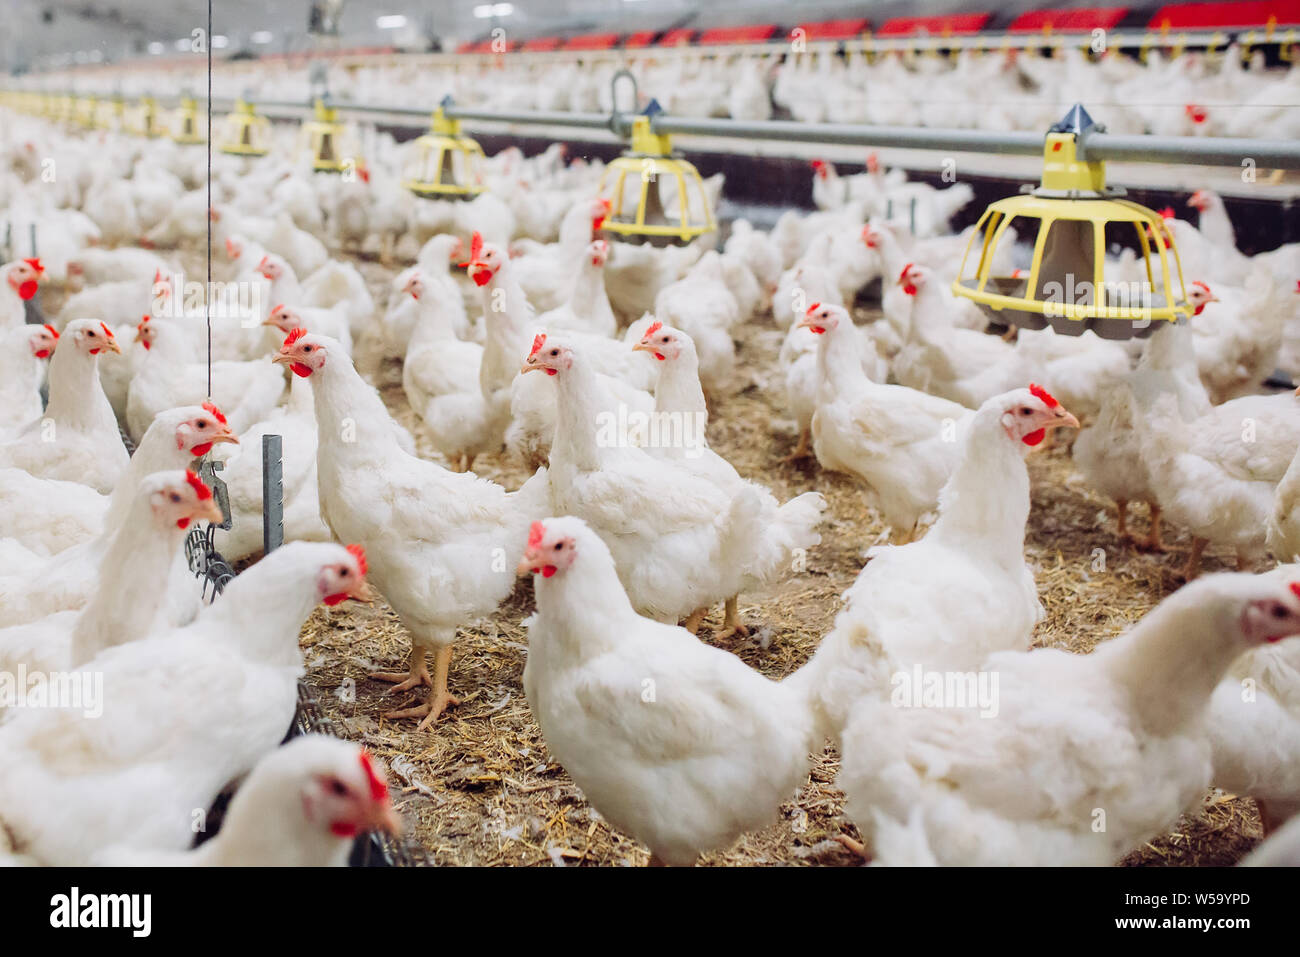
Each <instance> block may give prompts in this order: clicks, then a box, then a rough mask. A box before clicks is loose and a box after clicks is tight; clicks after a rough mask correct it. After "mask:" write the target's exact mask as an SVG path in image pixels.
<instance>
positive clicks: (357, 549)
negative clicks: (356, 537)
mask: <svg viewBox="0 0 1300 957" xmlns="http://www.w3.org/2000/svg"><path fill="white" fill-rule="evenodd" d="M347 550H348V552H349V553H350V554H351V555H352V557H353V558H355V559H356V560H357V567H358V568H360V569H361V574H362V575H364V574H365V573H366V572H368V571H370V566H369V565H367V564H366V550H365V548H364V547H363V546H361V545H357V544H352V545H348V546H347Z"/></svg>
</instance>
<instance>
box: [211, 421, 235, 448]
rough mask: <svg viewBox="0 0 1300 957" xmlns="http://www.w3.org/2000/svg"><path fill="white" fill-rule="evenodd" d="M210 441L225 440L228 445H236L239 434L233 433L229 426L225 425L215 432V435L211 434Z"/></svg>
mask: <svg viewBox="0 0 1300 957" xmlns="http://www.w3.org/2000/svg"><path fill="white" fill-rule="evenodd" d="M212 441H213V442H227V443H229V444H230V445H238V444H239V436H237V435H235V433H234V432H232V431H231V429H230V426H228V425H227V426H226V427H225V428H223V429H222V430H221V431H220V432H217V433H216V434H215V435H213V436H212Z"/></svg>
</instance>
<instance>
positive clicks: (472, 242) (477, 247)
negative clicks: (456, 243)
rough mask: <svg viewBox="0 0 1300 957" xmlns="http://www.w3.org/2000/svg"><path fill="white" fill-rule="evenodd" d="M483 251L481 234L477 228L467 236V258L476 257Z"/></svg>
mask: <svg viewBox="0 0 1300 957" xmlns="http://www.w3.org/2000/svg"><path fill="white" fill-rule="evenodd" d="M482 252H483V234H482V233H480V232H479V231H478V230H475V231H474V235H472V236H470V238H469V258H470V259H478V258H479V256H480V255H481V254H482Z"/></svg>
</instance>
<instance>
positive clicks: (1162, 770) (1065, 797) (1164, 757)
mask: <svg viewBox="0 0 1300 957" xmlns="http://www.w3.org/2000/svg"><path fill="white" fill-rule="evenodd" d="M968 620H969V619H968ZM1298 633H1300V598H1298V597H1297V596H1296V594H1295V593H1294V592H1293V591H1292V588H1291V587H1290V586H1288V585H1287V584H1285V583H1282V582H1278V581H1276V580H1269V579H1268V578H1267V577H1261V578H1257V577H1255V576H1250V575H1234V574H1220V575H1213V576H1209V577H1207V578H1205V579H1204V580H1202V581H1199V582H1196V583H1194V584H1192V585H1189V586H1188V587H1186V588H1183V589H1181V590H1179V591H1178V592H1176V593H1175V594H1174V595H1173V596H1172V597H1170V598H1167V599H1165V601H1163V602H1162V603H1161V604H1160V605H1159V606H1157V608H1155V609H1154V610H1153V611H1151V612H1150V613H1149V614H1148V615H1147V616H1146V617H1145V618H1143V619H1142V620H1141V621H1140V622H1138V624H1137V625H1135V626H1134V627H1133V628H1132V629H1130V630H1129V632H1128V633H1127V634H1125V635H1123V636H1122V637H1120V638H1116V639H1114V640H1113V641H1109V642H1107V643H1106V644H1104V645H1103V646H1102V647H1101V648H1100V649H1098V650H1097V651H1095V652H1093V653H1092V654H1090V655H1072V654H1069V653H1067V652H1064V651H1059V650H1057V649H1054V648H1043V649H1037V650H1035V651H1031V652H1029V653H1022V652H1015V651H1006V652H1001V653H999V654H995V655H993V656H991V657H990V658H989V659H988V660H987V661H986V662H984V664H983V666H982V668H983V673H985V674H990V675H994V674H995V675H997V676H998V678H999V679H1000V680H999V682H998V694H997V703H996V708H997V718H996V720H989V719H988V718H986V717H983V716H981V710H980V709H979V708H978V707H970V706H967V707H943V708H933V707H911V708H909V707H895V706H894V705H892V704H891V703H890V702H889V701H888V700H864V701H863V703H862V704H861V705H860V706H859V707H858V708H857V709H856V711H855V713H854V715H853V716H852V719H851V721H850V723H849V726H848V728H847V729H846V732H845V738H846V748H845V756H844V761H843V764H842V767H841V771H840V777H839V782H840V785H841V786H842V787H843V788H844V790H845V793H846V794H847V795H848V799H847V802H846V805H845V807H846V810H847V811H848V813H849V814H850V815H851V816H852V818H853V820H854V821H855V822H856V823H857V824H858V827H859V828H860V829H861V830H862V832H863V834H864V835H865V836H867V838H868V842H869V843H870V844H872V845H873V846H874V850H875V853H876V858H877V860H878V861H879V862H880V863H883V864H904V865H907V864H912V865H915V864H935V863H938V864H944V865H984V866H1005V865H1020V866H1026V865H1028V866H1033V865H1038V866H1044V865H1062V864H1065V865H1084V866H1104V865H1109V864H1112V863H1114V862H1115V861H1116V860H1117V859H1118V858H1119V857H1120V856H1122V855H1123V854H1125V853H1126V852H1128V851H1130V850H1132V849H1134V848H1135V847H1137V846H1138V845H1140V844H1141V843H1142V842H1143V841H1146V840H1149V839H1150V838H1152V837H1154V836H1156V835H1157V834H1161V833H1164V832H1165V831H1166V830H1167V829H1168V828H1169V826H1170V825H1171V824H1173V823H1174V821H1175V820H1176V819H1177V818H1178V816H1179V815H1180V814H1181V813H1183V812H1184V811H1186V810H1188V809H1190V807H1191V806H1192V805H1193V804H1194V803H1195V802H1197V801H1198V800H1199V799H1200V798H1201V797H1202V796H1203V794H1204V792H1205V789H1206V787H1207V786H1208V785H1209V784H1210V781H1211V770H1212V764H1211V746H1210V742H1209V740H1208V739H1207V737H1206V733H1205V727H1204V719H1205V716H1206V712H1207V706H1208V704H1209V701H1210V697H1211V694H1212V693H1213V692H1214V689H1215V686H1216V684H1217V683H1218V682H1219V680H1220V679H1221V678H1222V677H1223V676H1224V673H1225V672H1226V671H1227V670H1228V667H1229V666H1230V665H1231V664H1232V662H1233V659H1235V658H1237V657H1238V656H1239V655H1241V654H1242V653H1243V652H1245V651H1248V650H1250V649H1252V648H1258V647H1260V646H1263V645H1265V644H1267V643H1269V642H1276V641H1278V640H1279V639H1282V638H1286V637H1287V636H1291V635H1295V634H1298ZM949 635H950V636H951V639H952V640H957V639H958V638H959V637H960V635H961V630H960V628H959V627H953V628H951V629H950V630H949V631H948V632H947V633H946V634H945V635H944V637H948V636H949ZM1292 644H1294V642H1292ZM1102 814H1104V815H1105V817H1104V819H1103V818H1102V817H1101V815H1102ZM1103 821H1104V826H1098V825H1099V823H1100V822H1103Z"/></svg>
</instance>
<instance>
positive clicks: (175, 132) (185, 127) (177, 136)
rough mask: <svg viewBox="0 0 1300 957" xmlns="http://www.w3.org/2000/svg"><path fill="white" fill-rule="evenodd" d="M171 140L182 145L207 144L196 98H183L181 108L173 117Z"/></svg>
mask: <svg viewBox="0 0 1300 957" xmlns="http://www.w3.org/2000/svg"><path fill="white" fill-rule="evenodd" d="M171 138H172V139H173V140H174V141H176V142H177V143H180V144H182V145H187V146H197V145H200V144H203V143H206V142H207V139H206V138H205V137H204V135H203V127H202V126H201V125H200V123H199V105H198V103H196V102H195V101H194V97H192V96H186V97H182V98H181V105H180V108H179V109H178V110H177V111H176V112H175V113H174V114H173V115H172V127H171Z"/></svg>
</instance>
